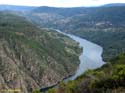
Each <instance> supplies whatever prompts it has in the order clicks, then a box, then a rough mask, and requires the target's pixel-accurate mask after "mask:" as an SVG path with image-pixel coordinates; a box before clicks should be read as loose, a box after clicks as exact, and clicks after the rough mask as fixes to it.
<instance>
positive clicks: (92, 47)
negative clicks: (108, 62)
mask: <svg viewBox="0 0 125 93" xmlns="http://www.w3.org/2000/svg"><path fill="white" fill-rule="evenodd" d="M56 31H57V32H59V33H62V34H64V35H66V36H68V37H70V38H71V39H73V40H75V41H76V42H78V43H79V45H80V47H82V48H83V51H82V53H81V55H80V57H79V59H80V64H79V67H78V69H77V71H76V72H75V75H73V76H71V77H69V78H68V79H67V80H74V79H76V78H77V77H78V76H80V75H81V74H83V73H84V72H85V71H86V70H88V69H96V68H98V67H101V66H102V65H103V64H104V61H103V58H102V53H103V48H102V47H101V46H99V45H97V44H95V43H93V42H90V41H88V40H86V39H83V38H80V37H78V36H75V35H71V34H66V33H63V32H61V31H60V30H56Z"/></svg>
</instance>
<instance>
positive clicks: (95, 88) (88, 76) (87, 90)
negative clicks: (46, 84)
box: [48, 54, 125, 93]
mask: <svg viewBox="0 0 125 93" xmlns="http://www.w3.org/2000/svg"><path fill="white" fill-rule="evenodd" d="M124 82H125V54H121V55H119V56H118V57H116V58H113V59H112V60H111V63H110V64H105V65H104V66H102V67H101V68H98V69H96V70H88V71H86V72H85V73H84V74H83V75H81V76H80V77H78V78H77V79H76V80H74V81H69V82H68V83H67V84H65V83H63V82H62V83H61V84H60V86H59V87H58V88H57V89H50V90H49V91H48V93H124V92H125V83H124Z"/></svg>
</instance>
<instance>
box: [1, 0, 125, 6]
mask: <svg viewBox="0 0 125 93" xmlns="http://www.w3.org/2000/svg"><path fill="white" fill-rule="evenodd" d="M112 3H125V0H46V1H42V0H21V1H19V0H4V1H0V5H19V6H51V7H81V6H83V7H94V6H101V5H105V4H112Z"/></svg>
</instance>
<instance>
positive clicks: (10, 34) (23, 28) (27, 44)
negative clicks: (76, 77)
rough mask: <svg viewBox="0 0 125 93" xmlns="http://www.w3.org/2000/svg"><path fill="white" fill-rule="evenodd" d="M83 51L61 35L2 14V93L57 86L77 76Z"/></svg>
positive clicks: (0, 13) (0, 81) (23, 19)
mask: <svg viewBox="0 0 125 93" xmlns="http://www.w3.org/2000/svg"><path fill="white" fill-rule="evenodd" d="M80 51H81V49H80V48H79V47H78V43H76V42H75V41H73V40H71V39H70V38H68V37H66V36H64V35H62V34H59V33H57V32H55V31H49V30H47V29H40V28H38V27H36V26H34V25H33V24H31V23H29V22H27V21H26V19H25V18H22V17H19V16H16V15H13V14H8V13H5V12H0V91H2V90H3V91H4V90H5V91H6V90H7V89H19V90H20V91H21V93H30V92H31V91H32V90H34V89H40V88H41V87H45V86H50V85H52V84H55V83H56V82H58V81H60V80H61V79H63V78H64V77H66V76H68V75H70V74H73V73H74V71H75V70H76V68H77V66H78V64H79V59H78V58H79V54H80Z"/></svg>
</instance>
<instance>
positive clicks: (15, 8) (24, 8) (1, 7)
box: [0, 5, 36, 11]
mask: <svg viewBox="0 0 125 93" xmlns="http://www.w3.org/2000/svg"><path fill="white" fill-rule="evenodd" d="M35 8H36V7H33V6H18V5H0V11H4V10H8V11H29V10H32V9H35Z"/></svg>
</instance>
